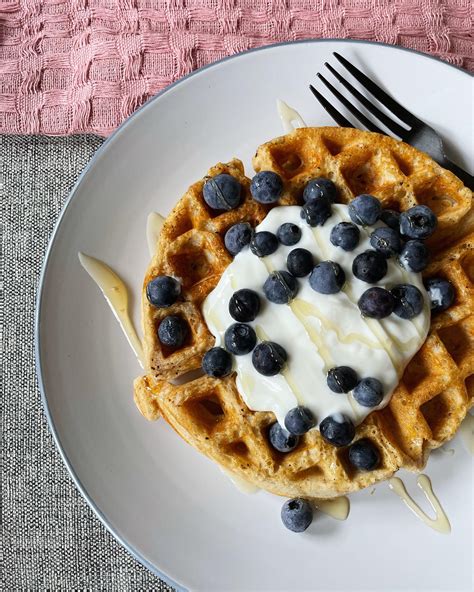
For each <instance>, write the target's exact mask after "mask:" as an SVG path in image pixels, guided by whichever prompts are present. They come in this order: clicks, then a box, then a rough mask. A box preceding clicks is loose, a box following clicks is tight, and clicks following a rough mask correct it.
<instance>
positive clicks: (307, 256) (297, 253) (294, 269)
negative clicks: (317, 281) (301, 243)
mask: <svg viewBox="0 0 474 592" xmlns="http://www.w3.org/2000/svg"><path fill="white" fill-rule="evenodd" d="M313 265H314V261H313V255H312V254H311V253H310V252H309V251H307V250H306V249H293V250H292V251H290V252H289V253H288V257H287V258H286V266H287V267H288V271H289V272H290V273H291V274H293V275H294V276H295V277H304V276H305V275H308V273H309V272H310V271H311V270H312V269H313Z"/></svg>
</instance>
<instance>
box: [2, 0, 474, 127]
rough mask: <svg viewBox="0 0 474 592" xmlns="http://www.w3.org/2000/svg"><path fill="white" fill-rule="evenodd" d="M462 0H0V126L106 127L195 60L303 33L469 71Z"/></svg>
mask: <svg viewBox="0 0 474 592" xmlns="http://www.w3.org/2000/svg"><path fill="white" fill-rule="evenodd" d="M471 6H472V2H471V1H470V0H274V1H271V0H42V1H40V0H16V1H15V0H0V132H4V133H7V132H9V133H26V134H38V133H42V134H52V135H64V134H72V133H78V132H95V133H98V134H101V135H108V134H110V133H111V132H112V131H113V130H114V129H115V128H116V127H117V126H118V125H119V124H120V123H121V122H122V121H123V120H124V119H125V118H126V117H128V116H129V115H130V114H131V113H132V112H133V111H134V110H135V109H136V108H137V107H139V106H140V105H141V104H142V103H143V102H144V101H146V99H148V98H149V97H150V96H152V95H154V94H155V93H156V92H157V91H159V90H160V89H162V88H164V87H165V86H167V85H168V84H170V83H171V82H173V81H174V80H177V79H178V78H180V77H181V76H184V75H185V74H188V73H189V72H191V71H192V70H193V69H195V68H199V67H200V66H203V65H204V64H208V63H209V62H213V61H215V60H218V59H220V58H222V57H224V56H227V55H230V54H235V53H238V52H240V51H243V50H245V49H249V48H251V47H257V46H260V45H268V44H270V43H275V42H277V41H286V40H296V39H307V38H323V37H333V38H336V37H337V38H354V39H367V40H375V41H383V42H386V43H391V44H397V45H402V46H404V47H409V48H413V49H417V50H420V51H424V52H427V53H430V54H432V55H435V56H438V57H440V58H442V59H444V60H446V61H448V62H450V63H452V64H456V65H458V66H463V67H464V68H467V69H469V70H472V69H474V51H473V44H472V40H473V39H472V10H471Z"/></svg>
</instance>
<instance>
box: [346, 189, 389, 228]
mask: <svg viewBox="0 0 474 592" xmlns="http://www.w3.org/2000/svg"><path fill="white" fill-rule="evenodd" d="M381 213H382V206H381V205H380V202H379V200H378V199H377V198H376V197H374V196H373V195H366V194H363V195H358V196H357V197H356V198H355V199H353V200H352V201H351V202H350V204H349V216H350V217H351V220H352V222H354V223H355V224H359V226H370V225H372V224H375V223H376V222H377V220H378V219H379V218H380V214H381Z"/></svg>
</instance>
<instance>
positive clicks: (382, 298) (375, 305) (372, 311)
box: [358, 287, 395, 319]
mask: <svg viewBox="0 0 474 592" xmlns="http://www.w3.org/2000/svg"><path fill="white" fill-rule="evenodd" d="M358 306H359V309H360V312H361V313H362V314H363V315H364V316H365V317H369V318H371V319H384V318H385V317H388V316H389V315H391V314H392V312H393V307H394V306H395V302H394V299H393V296H392V294H390V292H389V291H388V290H385V289H384V288H378V287H375V288H369V289H368V290H366V291H365V292H364V293H363V294H362V296H361V297H360V298H359V302H358Z"/></svg>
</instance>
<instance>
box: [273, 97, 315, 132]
mask: <svg viewBox="0 0 474 592" xmlns="http://www.w3.org/2000/svg"><path fill="white" fill-rule="evenodd" d="M277 109H278V115H279V116H280V119H281V123H282V125H283V130H284V131H285V133H286V134H289V133H291V132H292V131H293V130H294V129H296V128H297V127H308V126H307V125H306V123H305V122H304V121H303V118H302V117H301V115H300V114H299V113H298V111H295V109H292V108H291V107H290V106H289V105H287V104H286V103H285V101H282V100H281V99H277ZM293 122H296V123H297V124H298V125H293Z"/></svg>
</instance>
